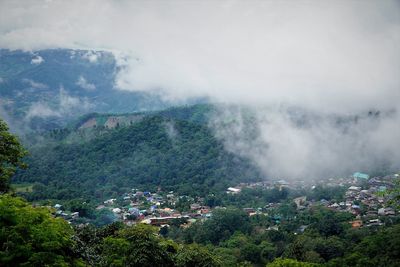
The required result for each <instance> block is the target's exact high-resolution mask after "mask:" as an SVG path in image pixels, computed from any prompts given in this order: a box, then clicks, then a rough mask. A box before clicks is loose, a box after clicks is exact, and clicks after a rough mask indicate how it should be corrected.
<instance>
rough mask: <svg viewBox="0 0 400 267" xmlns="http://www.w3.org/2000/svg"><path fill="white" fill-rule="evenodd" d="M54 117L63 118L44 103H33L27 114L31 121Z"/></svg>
mask: <svg viewBox="0 0 400 267" xmlns="http://www.w3.org/2000/svg"><path fill="white" fill-rule="evenodd" d="M53 116H55V117H59V116H61V114H60V113H59V112H58V111H56V110H54V109H52V108H51V107H50V106H49V105H48V104H46V103H44V102H36V103H33V104H32V105H31V106H30V107H29V110H28V112H27V113H26V118H27V119H31V118H34V117H40V118H47V117H53Z"/></svg>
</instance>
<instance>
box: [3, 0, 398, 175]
mask: <svg viewBox="0 0 400 267" xmlns="http://www.w3.org/2000/svg"><path fill="white" fill-rule="evenodd" d="M0 48H9V49H24V50H38V49H45V48H81V49H94V50H96V49H101V50H108V51H112V52H113V53H114V54H115V55H116V57H117V59H118V64H120V65H121V66H124V68H123V69H122V71H120V72H119V73H118V74H117V78H116V84H115V85H116V86H115V87H116V89H122V90H139V91H155V92H159V93H161V94H162V95H163V96H164V97H166V98H169V99H178V100H184V99H186V98H188V97H208V98H209V99H211V100H213V101H216V102H226V103H234V104H243V105H246V106H248V107H249V106H250V107H257V108H255V110H256V113H257V119H256V121H257V123H258V127H259V129H260V135H259V137H258V138H256V139H255V140H251V142H248V141H249V140H248V139H246V137H245V136H243V135H242V132H243V131H245V130H246V129H245V128H246V127H243V125H241V124H240V123H238V124H235V125H232V127H233V128H228V129H226V128H225V129H218V127H216V130H217V131H216V134H217V136H220V137H221V138H223V139H225V140H226V146H227V148H229V149H230V150H232V151H233V152H236V153H239V154H241V155H245V156H247V157H249V158H251V159H253V160H254V161H255V162H256V163H257V164H258V165H259V166H261V167H262V168H263V169H264V170H265V171H266V174H267V175H275V176H276V175H278V174H281V175H283V176H286V177H299V176H301V177H307V176H309V175H313V176H320V175H324V174H327V173H334V172H335V171H337V170H339V171H345V172H350V171H352V170H354V171H355V170H357V168H358V170H362V169H363V168H364V169H365V168H366V167H368V166H369V167H370V166H373V165H374V164H375V162H377V161H380V160H382V161H388V162H389V164H392V165H395V166H398V162H399V161H400V150H399V149H398V148H399V147H400V138H399V136H400V116H399V113H398V112H397V113H396V112H394V113H391V114H392V115H391V116H389V117H385V118H383V119H382V120H378V121H372V122H371V121H369V120H362V121H361V122H360V123H358V124H357V125H355V126H351V127H350V129H348V130H346V131H343V129H341V128H339V129H338V128H336V126H335V125H332V124H330V123H329V121H326V122H322V123H315V124H314V123H312V124H311V125H310V126H309V127H306V128H299V127H297V126H296V125H295V124H293V123H292V122H291V120H290V119H289V118H288V114H287V111H286V110H285V109H281V108H280V107H282V106H284V107H285V106H286V107H287V106H292V105H294V106H297V107H300V108H302V109H307V110H311V111H314V112H315V111H317V113H318V114H332V113H336V114H350V113H352V114H355V113H360V112H365V111H368V110H370V109H379V110H383V111H387V110H392V111H393V110H396V109H397V106H398V105H399V100H400V1H386V0H375V1H368V0H359V1H351V0H343V1H341V0H330V1H329V0H314V1H301V0H300V1H298V0H296V1H294V0H293V1H244V0H243V1H220V0H214V1H107V0H92V1H91V0H85V1H82V0H77V1H73V0H68V1H57V0H53V1H39V0H37V1H23V0H20V1H14V0H10V1H7V0H0ZM43 60H46V59H43ZM83 82H84V80H83V79H82V81H81V83H82V84H83ZM271 105H272V106H275V107H276V108H272V109H271V108H266V107H271ZM227 113H228V114H227V115H228V116H235V117H236V118H238V121H239V122H240V120H241V116H242V114H240V112H236V111H235V112H229V111H228V112H227ZM218 119H220V118H217V119H216V120H217V121H218ZM215 125H218V123H216V124H215Z"/></svg>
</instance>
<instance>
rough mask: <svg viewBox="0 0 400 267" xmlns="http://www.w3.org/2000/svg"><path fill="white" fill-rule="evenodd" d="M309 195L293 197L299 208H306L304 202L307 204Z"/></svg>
mask: <svg viewBox="0 0 400 267" xmlns="http://www.w3.org/2000/svg"><path fill="white" fill-rule="evenodd" d="M306 200H307V197H306V196H302V197H297V198H295V199H293V201H294V203H296V206H297V208H298V209H301V208H304V204H306Z"/></svg>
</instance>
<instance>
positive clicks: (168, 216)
mask: <svg viewBox="0 0 400 267" xmlns="http://www.w3.org/2000/svg"><path fill="white" fill-rule="evenodd" d="M122 199H123V201H122V203H117V199H108V200H106V201H104V202H103V204H102V205H99V206H98V207H97V208H96V209H97V210H101V209H109V210H111V211H112V212H113V213H114V215H115V216H116V218H117V219H118V220H120V221H123V222H124V223H125V224H127V225H132V224H136V223H137V222H142V223H146V224H151V225H155V226H163V225H169V224H171V223H173V222H174V221H178V222H179V221H180V222H185V223H192V222H194V221H196V220H199V219H206V218H209V217H210V216H211V209H210V207H208V206H205V205H202V204H199V203H198V202H202V201H203V200H204V199H201V198H199V199H197V201H195V200H194V198H192V197H189V196H178V195H176V194H174V192H172V191H171V192H168V193H167V194H165V195H161V194H159V193H151V192H142V191H138V190H136V189H133V190H132V193H127V194H125V195H124V196H123V197H122ZM179 201H189V202H191V203H192V202H194V203H193V204H191V205H190V211H187V212H179V211H178V210H177V209H174V208H171V207H175V206H176V204H177V203H178V202H179Z"/></svg>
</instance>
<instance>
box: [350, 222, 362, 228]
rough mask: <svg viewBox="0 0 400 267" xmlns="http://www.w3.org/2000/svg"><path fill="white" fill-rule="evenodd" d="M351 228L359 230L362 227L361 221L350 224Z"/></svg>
mask: <svg viewBox="0 0 400 267" xmlns="http://www.w3.org/2000/svg"><path fill="white" fill-rule="evenodd" d="M350 224H351V227H352V228H360V227H361V226H362V225H363V222H362V221H361V220H354V221H351V222H350Z"/></svg>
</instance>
